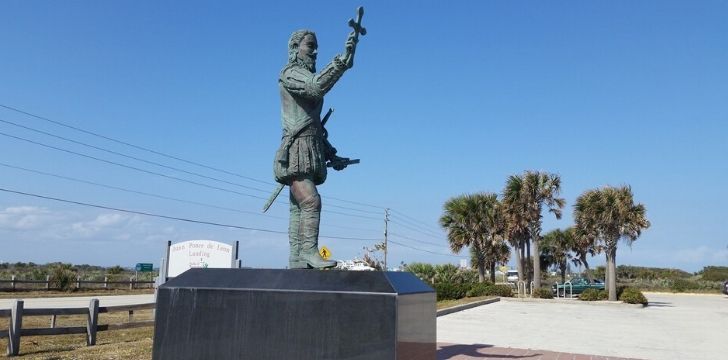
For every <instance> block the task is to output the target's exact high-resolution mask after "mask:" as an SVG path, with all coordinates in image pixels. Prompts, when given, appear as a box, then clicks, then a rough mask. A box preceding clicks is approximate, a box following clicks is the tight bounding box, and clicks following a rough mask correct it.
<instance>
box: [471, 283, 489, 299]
mask: <svg viewBox="0 0 728 360" xmlns="http://www.w3.org/2000/svg"><path fill="white" fill-rule="evenodd" d="M491 286H493V285H491V284H489V283H477V284H473V285H472V286H470V289H468V291H467V292H466V293H465V295H466V296H467V297H476V296H486V295H488V292H489V291H490V287H491Z"/></svg>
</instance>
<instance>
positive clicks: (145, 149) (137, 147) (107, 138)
mask: <svg viewBox="0 0 728 360" xmlns="http://www.w3.org/2000/svg"><path fill="white" fill-rule="evenodd" d="M0 107H3V108H5V109H8V110H11V111H15V112H18V113H21V114H24V115H28V116H31V117H34V118H36V119H39V120H43V121H47V122H50V123H53V124H56V125H58V126H63V127H65V128H68V129H72V130H75V131H79V132H82V133H84V134H88V135H91V136H95V137H98V138H101V139H104V140H108V141H112V142H115V143H117V144H121V145H125V146H129V147H132V148H134V149H137V150H142V151H146V152H148V153H152V154H155V155H159V156H163V157H166V158H168V159H173V160H177V161H180V162H183V163H187V164H190V165H195V166H199V167H202V168H205V169H208V170H213V171H217V172H221V173H223V174H228V175H232V176H237V177H239V178H242V179H246V180H250V181H255V182H258V183H261V184H266V185H274V186H275V184H274V183H271V182H269V181H263V180H258V179H255V178H252V177H248V176H245V175H241V174H236V173H233V172H230V171H227V170H223V169H218V168H216V167H212V166H209V165H205V164H201V163H198V162H195V161H191V160H185V159H182V158H180V157H177V156H174V155H169V154H165V153H163V152H160V151H156V150H152V149H149V148H146V147H143V146H139V145H134V144H132V143H128V142H126V141H122V140H118V139H114V138H112V137H108V136H105V135H101V134H99V133H95V132H93V131H88V130H84V129H81V128H79V127H76V126H73V125H68V124H66V123H63V122H60V121H57V120H52V119H49V118H47V117H44V116H40V115H36V114H31V113H29V112H27V111H23V110H20V109H17V108H14V107H12V106H7V105H3V104H0Z"/></svg>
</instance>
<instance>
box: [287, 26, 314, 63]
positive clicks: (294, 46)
mask: <svg viewBox="0 0 728 360" xmlns="http://www.w3.org/2000/svg"><path fill="white" fill-rule="evenodd" d="M308 34H311V35H313V36H316V33H315V32H313V31H311V30H306V29H302V30H296V31H294V32H293V34H291V38H290V39H289V40H288V63H289V64H291V63H295V62H296V59H297V58H298V46H299V45H301V40H303V37H304V36H306V35H308Z"/></svg>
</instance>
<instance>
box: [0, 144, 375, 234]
mask: <svg viewBox="0 0 728 360" xmlns="http://www.w3.org/2000/svg"><path fill="white" fill-rule="evenodd" d="M0 135H2V136H6V137H9V138H12V139H16V140H20V141H24V142H28V143H31V144H34V145H38V146H42V147H45V148H49V149H53V150H57V151H61V152H65V153H68V154H72V155H76V156H80V157H84V158H88V159H92V160H95V161H99V162H103V163H106V164H111V165H115V166H120V167H123V168H126V169H131V170H135V171H139V172H143V173H146V174H150V175H155V176H160V177H164V178H167V179H171V180H176V181H180V182H184V183H188V184H192V185H197V186H201V187H205V188H208V189H213V190H218V191H223V192H228V193H232V194H237V195H241V196H246V197H252V198H255V199H261V200H267V199H266V198H264V197H262V196H257V195H252V194H247V193H243V192H239V191H235V190H230V189H225V188H221V187H218V186H214V185H209V184H205V183H201V182H197V181H193V180H188V179H183V178H179V177H176V176H172V175H167V174H162V173H158V172H155V171H151V170H146V169H142V168H138V167H135V166H131V165H126V164H121V163H118V162H115V161H111V160H106V159H102V158H99V157H96V156H92V155H88V154H83V153H79V152H76V151H73V150H68V149H64V148H60V147H57V146H53V145H48V144H44V143H41V142H38V141H34V140H30V139H26V138H23V137H20V136H15V135H10V134H6V133H4V132H0ZM278 202H281V200H279V201H278ZM286 204H287V203H286ZM329 206H331V207H337V206H335V205H329ZM339 207H340V206H339ZM346 209H348V208H346ZM325 212H327V213H332V214H339V215H345V216H351V217H358V218H362V219H373V220H379V219H376V218H372V217H369V216H362V215H354V214H347V213H343V212H338V211H329V210H326V211H325Z"/></svg>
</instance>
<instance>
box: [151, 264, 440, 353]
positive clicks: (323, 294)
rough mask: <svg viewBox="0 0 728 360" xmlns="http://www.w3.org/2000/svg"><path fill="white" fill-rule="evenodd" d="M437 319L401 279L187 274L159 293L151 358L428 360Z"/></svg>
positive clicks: (411, 283)
mask: <svg viewBox="0 0 728 360" xmlns="http://www.w3.org/2000/svg"><path fill="white" fill-rule="evenodd" d="M435 311H436V309H435V292H434V291H433V290H432V288H430V287H429V286H427V285H426V284H425V283H423V282H422V281H421V280H419V279H418V278H416V277H415V276H414V275H412V274H411V273H406V272H379V271H338V270H329V271H315V270H262V269H260V270H259V269H191V270H188V271H186V272H185V273H183V274H181V275H180V276H178V277H176V278H174V279H172V280H171V281H169V282H167V283H166V284H164V285H162V286H161V287H160V288H159V289H158V293H157V305H156V317H155V328H154V347H153V353H152V354H153V355H152V358H153V359H154V360H163V359H170V360H171V359H174V360H185V359H216V360H217V359H220V360H222V359H256V360H259V359H301V360H306V359H311V360H314V359H315V360H321V359H337V360H346V359H352V360H353V359H357V360H359V359H362V360H363V359H376V360H382V359H398V360H403V359H412V360H415V359H416V360H422V359H432V360H434V359H435V357H436V329H435V328H436V320H435Z"/></svg>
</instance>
